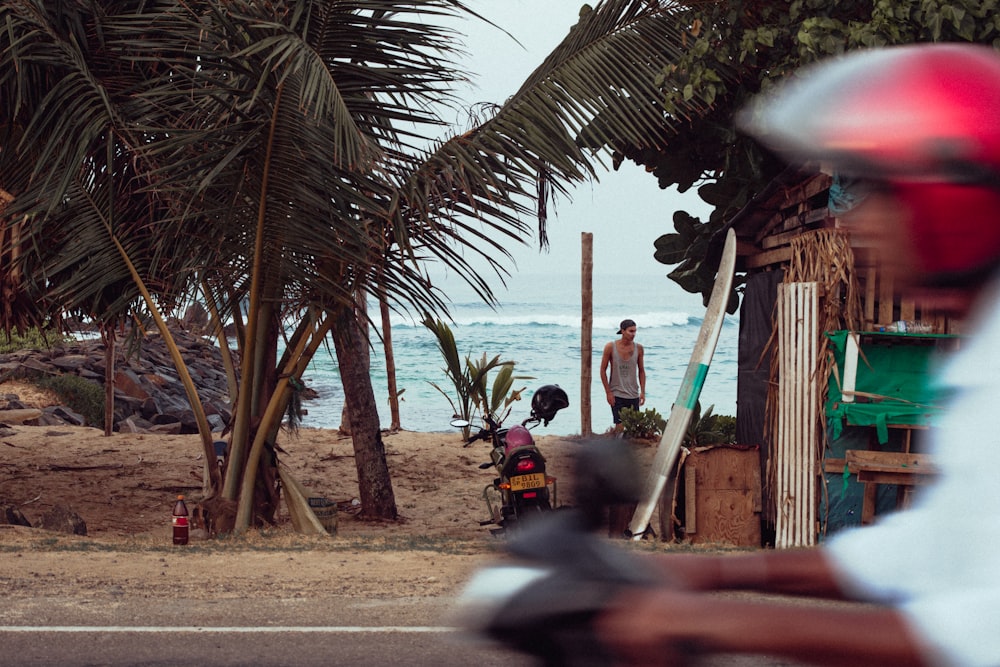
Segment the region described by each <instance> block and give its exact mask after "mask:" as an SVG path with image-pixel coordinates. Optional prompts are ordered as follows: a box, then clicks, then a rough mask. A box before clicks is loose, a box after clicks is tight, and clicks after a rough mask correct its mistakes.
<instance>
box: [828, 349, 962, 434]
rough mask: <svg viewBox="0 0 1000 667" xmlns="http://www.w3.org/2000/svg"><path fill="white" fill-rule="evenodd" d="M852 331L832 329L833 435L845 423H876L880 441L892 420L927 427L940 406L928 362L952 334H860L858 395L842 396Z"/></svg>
mask: <svg viewBox="0 0 1000 667" xmlns="http://www.w3.org/2000/svg"><path fill="white" fill-rule="evenodd" d="M848 334H849V332H848V331H833V332H828V333H827V336H828V337H829V338H830V343H831V344H830V349H831V350H832V352H833V356H834V361H835V363H836V367H835V369H834V370H833V372H832V373H831V374H830V386H829V394H828V398H827V403H826V415H827V422H828V424H829V426H830V431H831V433H830V435H831V437H833V438H834V439H836V438H838V437H840V433H841V431H842V429H843V427H844V426H845V425H847V426H874V427H875V430H876V433H877V435H878V440H879V442H880V443H882V444H885V443H886V442H888V440H889V429H888V425H889V424H900V425H908V426H925V425H927V424H928V423H929V422H930V419H931V417H932V416H933V414H934V413H935V412H936V411H937V408H936V407H935V401H934V395H933V392H932V390H931V388H930V383H929V382H928V367H929V365H930V361H931V357H932V355H933V354H934V352H935V350H936V344H937V343H938V342H940V339H949V338H954V336H948V335H933V334H904V333H881V332H878V333H876V332H864V333H860V334H859V336H860V341H861V344H860V352H859V354H858V364H857V379H856V383H855V399H854V401H852V402H846V401H844V397H843V394H842V385H843V380H844V357H845V351H846V348H847V337H848Z"/></svg>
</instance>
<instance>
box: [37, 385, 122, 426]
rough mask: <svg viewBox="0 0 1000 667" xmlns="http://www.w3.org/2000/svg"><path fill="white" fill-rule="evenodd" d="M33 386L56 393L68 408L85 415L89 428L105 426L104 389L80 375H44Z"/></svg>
mask: <svg viewBox="0 0 1000 667" xmlns="http://www.w3.org/2000/svg"><path fill="white" fill-rule="evenodd" d="M30 381H31V382H32V383H33V384H36V385H38V386H39V387H41V388H43V389H49V390H51V391H52V392H54V393H55V394H56V395H57V396H58V397H59V399H60V400H61V401H62V402H63V404H64V405H66V407H68V408H70V409H71V410H74V411H76V412H79V413H80V414H81V415H83V418H84V420H85V421H86V423H87V425H88V426H102V425H103V424H104V388H103V387H102V386H101V385H99V384H97V383H96V382H91V381H90V380H85V379H84V378H82V377H80V376H79V375H42V376H38V377H35V378H31V379H30Z"/></svg>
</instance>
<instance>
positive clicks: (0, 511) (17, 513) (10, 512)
mask: <svg viewBox="0 0 1000 667" xmlns="http://www.w3.org/2000/svg"><path fill="white" fill-rule="evenodd" d="M0 523H2V524H5V525H8V526H27V527H28V528H31V522H30V521H28V520H27V519H25V518H24V515H23V514H21V510H19V509H18V508H17V507H15V506H14V505H0Z"/></svg>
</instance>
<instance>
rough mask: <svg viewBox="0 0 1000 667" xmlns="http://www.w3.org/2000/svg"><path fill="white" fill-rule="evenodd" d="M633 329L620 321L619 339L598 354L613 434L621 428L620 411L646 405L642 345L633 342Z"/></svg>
mask: <svg viewBox="0 0 1000 667" xmlns="http://www.w3.org/2000/svg"><path fill="white" fill-rule="evenodd" d="M635 330H636V328H635V321H634V320H622V323H621V326H620V327H618V333H619V334H620V335H621V338H619V339H618V340H613V341H611V342H610V343H608V344H607V345H605V346H604V354H602V355H601V382H603V383H604V393H605V394H606V395H607V398H608V405H610V406H611V417H612V419H613V420H614V424H615V430H616V431H617V430H620V429H621V421H622V420H621V410H622V408H633V409H635V410H638V409H639V406H641V405H642V404H644V403H645V402H646V369H645V367H644V366H643V363H642V354H643V352H642V345H640V344H638V343H636V342H635ZM609 371H610V372H609Z"/></svg>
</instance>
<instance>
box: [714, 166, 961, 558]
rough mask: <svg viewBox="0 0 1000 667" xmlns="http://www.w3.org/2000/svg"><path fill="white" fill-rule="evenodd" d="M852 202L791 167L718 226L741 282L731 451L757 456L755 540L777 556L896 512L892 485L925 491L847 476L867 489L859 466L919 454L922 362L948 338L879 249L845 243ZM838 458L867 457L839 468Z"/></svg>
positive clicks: (834, 183)
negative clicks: (759, 526)
mask: <svg viewBox="0 0 1000 667" xmlns="http://www.w3.org/2000/svg"><path fill="white" fill-rule="evenodd" d="M851 197H852V191H851V184H844V183H841V182H839V181H838V180H837V179H835V178H834V177H833V176H831V175H830V174H826V173H803V172H799V171H795V170H791V169H790V170H788V171H786V172H785V173H783V174H782V175H781V176H779V177H778V178H777V179H775V181H774V182H772V183H771V184H770V186H769V187H768V188H767V189H766V190H765V191H764V192H762V193H761V194H760V195H759V196H758V197H756V198H755V199H754V200H753V201H752V202H751V203H750V204H749V205H748V206H747V207H745V208H744V209H743V210H742V211H741V212H740V213H739V214H738V215H736V216H735V217H734V218H733V219H732V220H731V222H730V225H729V226H730V227H732V228H733V229H734V230H735V232H736V236H737V240H738V260H737V271H742V272H745V273H746V275H747V281H746V287H745V292H744V295H743V299H742V304H741V310H740V338H739V377H738V382H737V441H738V443H739V444H741V445H757V446H759V448H760V452H761V461H760V464H761V479H762V480H763V484H762V489H763V491H762V493H763V503H762V505H763V517H764V518H763V525H764V541H765V543H773V544H774V546H776V547H779V548H782V547H792V546H808V545H812V544H814V543H816V541H817V540H819V539H822V536H823V534H825V532H826V531H827V530H829V529H831V528H833V529H836V528H838V527H840V526H842V525H848V524H851V523H861V519H862V515H865V519H866V521H869V520H870V519H871V515H872V514H873V513H874V512H875V511H878V510H877V509H876V504H877V502H878V497H879V494H880V493H881V495H882V496H883V497H884V502H883V505H884V504H885V503H890V502H891V503H892V504H893V505H894V504H895V503H896V499H897V498H899V499H902V498H904V497H908V495H907V494H905V493H901V492H900V489H899V488H894V487H905V486H907V485H909V484H916V483H922V482H923V481H926V476H923V475H921V476H913V477H912V479H910V478H905V479H904V478H901V476H898V475H897V476H895V477H892V479H893V480H896V481H897V482H898V483H897V484H893V485H890V484H888V483H881V482H866V481H863V480H862V481H859V480H858V477H859V474H861V476H862V477H863V478H865V479H874V477H872V475H870V474H869V472H871V471H866V470H865V468H866V466H868V467H869V468H872V470H874V469H877V468H879V466H882V465H883V462H884V463H885V464H886V465H891V464H890V463H888V461H889V459H890V458H891V455H892V454H894V453H898V452H904V453H909V452H914V453H918V450H919V437H918V435H917V436H915V434H919V431H920V430H921V429H923V428H925V427H926V423H927V420H928V419H929V418H930V416H931V415H932V414H933V412H934V410H935V406H934V404H933V399H932V398H930V397H928V395H927V394H926V393H925V392H923V388H925V387H926V383H925V382H923V381H922V379H923V378H924V377H925V372H926V359H928V358H929V356H930V355H929V353H930V352H933V351H934V350H935V349H937V348H938V347H940V346H942V345H953V344H956V339H955V334H957V333H959V325H958V323H956V322H953V321H951V320H949V319H948V318H947V317H945V316H944V315H943V314H941V313H939V312H937V311H935V310H933V309H932V308H930V307H928V306H927V305H926V304H922V303H920V302H919V301H915V300H913V299H910V298H907V297H904V296H903V295H900V294H899V293H898V292H897V290H896V289H895V286H894V285H893V284H892V282H891V280H890V279H888V278H887V277H886V275H885V272H884V271H881V270H880V258H879V256H878V254H877V251H876V250H875V249H873V248H870V247H864V246H861V245H859V244H858V242H857V241H856V240H855V239H852V238H851V235H850V233H849V231H848V230H847V229H846V228H845V227H844V225H843V224H842V222H841V219H840V217H838V214H839V212H840V211H841V210H842V209H843V208H844V207H845V204H844V202H845V200H850V198H851ZM847 205H849V204H847ZM872 360H876V361H877V362H878V363H881V364H882V365H881V366H878V365H873V361H872ZM897 371H898V372H899V374H898V377H897V375H896V374H897ZM849 451H855V452H856V451H866V452H875V454H874V455H866V456H863V457H856V456H854V455H853V454H852V455H851V457H852V462H851V463H850V464H848V462H847V458H848V454H847V452H849ZM881 452H885V453H886V458H885V459H879V457H880V456H881ZM897 467H898V465H897ZM878 479H887V478H885V477H879V478H878ZM908 479H910V481H908ZM900 480H901V481H900ZM881 487H885V488H881Z"/></svg>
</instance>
